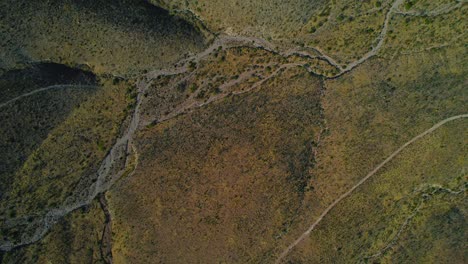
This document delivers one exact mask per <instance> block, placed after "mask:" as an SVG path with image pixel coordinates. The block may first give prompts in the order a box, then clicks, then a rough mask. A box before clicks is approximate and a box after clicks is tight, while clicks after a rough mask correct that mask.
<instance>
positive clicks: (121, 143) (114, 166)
mask: <svg viewBox="0 0 468 264" xmlns="http://www.w3.org/2000/svg"><path fill="white" fill-rule="evenodd" d="M403 1H404V0H395V2H394V3H393V5H392V7H391V8H390V10H389V11H388V12H387V14H386V18H385V22H384V25H383V28H382V31H381V32H380V35H379V37H378V38H377V39H376V41H377V44H376V45H375V46H374V47H373V49H372V50H371V51H370V52H368V53H367V54H365V55H364V56H363V57H362V58H360V59H359V60H357V61H355V62H353V63H350V64H349V65H347V67H346V68H343V67H342V66H341V65H339V64H338V63H336V61H335V60H334V59H333V58H331V57H329V56H327V55H326V54H324V53H323V52H322V51H321V50H320V49H319V48H313V49H314V50H315V51H316V52H317V53H319V56H314V55H311V54H308V53H305V54H306V55H307V54H308V55H307V56H308V57H310V58H317V57H318V58H322V59H324V60H326V61H328V62H329V63H330V64H331V65H333V66H335V67H337V68H338V69H339V70H340V72H339V73H338V74H336V75H335V76H332V77H326V78H337V77H339V76H341V75H343V74H345V73H347V72H350V71H351V70H352V69H354V68H355V67H357V66H359V65H360V64H362V63H364V62H365V61H366V60H367V59H369V58H370V57H372V56H374V55H376V54H377V53H378V51H379V50H380V48H381V47H382V45H383V43H384V39H385V37H386V34H387V31H388V25H389V21H390V19H391V16H392V14H393V13H394V12H395V10H397V8H398V7H399V5H401V3H402V2H403ZM231 47H252V48H260V49H263V50H266V51H270V52H272V53H274V54H279V55H282V56H288V55H287V54H285V53H284V52H283V53H281V52H279V51H277V49H276V47H275V46H274V45H273V44H271V43H270V42H268V41H266V40H264V39H261V38H256V37H242V36H229V35H219V36H218V37H217V38H216V39H215V40H214V41H213V42H212V44H211V45H210V46H209V47H208V48H207V49H205V50H204V51H202V52H200V53H198V54H195V55H192V56H190V57H188V58H185V59H182V60H181V61H179V62H178V63H176V64H175V67H173V68H170V69H163V70H157V71H152V72H149V73H147V74H144V75H142V76H140V79H141V80H140V82H139V83H138V84H137V87H138V95H137V99H136V102H137V104H136V107H135V110H134V112H133V114H132V115H131V117H130V123H129V125H128V127H127V128H126V130H125V132H124V133H123V135H122V136H121V137H120V138H118V139H117V140H116V142H115V144H114V146H113V147H112V148H111V150H110V151H109V153H108V155H107V156H106V157H105V158H104V160H103V161H102V163H101V166H100V167H99V169H98V171H97V181H96V182H95V183H93V184H90V186H89V188H86V189H84V190H80V193H79V194H77V195H72V196H70V197H68V198H67V199H66V201H65V202H64V204H63V205H62V206H61V207H59V208H54V209H50V210H49V211H48V212H47V213H45V215H44V216H43V218H41V219H40V220H37V221H34V222H32V223H27V224H25V220H24V219H27V216H25V217H21V218H18V219H7V220H6V222H7V225H6V226H5V227H7V228H11V227H15V226H18V225H23V226H26V227H27V228H28V229H33V230H34V232H32V234H26V233H27V232H24V235H23V237H22V238H21V241H19V242H11V241H8V240H7V238H0V250H3V251H9V250H11V249H13V248H15V247H18V246H22V245H27V244H31V243H34V242H36V241H38V240H40V239H41V238H42V237H44V236H45V234H46V233H47V232H48V230H49V229H50V228H51V226H53V225H54V224H55V223H56V222H57V221H58V220H59V219H60V218H61V217H63V216H65V215H67V214H69V213H70V212H72V211H74V210H76V209H78V208H81V207H83V206H86V205H88V204H90V203H91V202H92V201H93V200H94V199H95V198H96V197H97V196H98V195H99V194H101V193H103V192H105V191H107V190H108V189H109V188H110V187H111V186H112V185H113V184H114V183H115V182H116V181H117V180H118V179H119V178H120V177H121V176H122V175H123V174H124V173H126V168H128V166H129V163H130V162H131V161H130V160H129V158H128V157H129V156H130V155H131V152H134V153H135V150H136V148H135V146H134V145H133V136H134V134H135V132H136V131H137V130H138V129H139V127H141V126H142V124H141V121H140V117H141V113H140V112H141V105H142V101H143V100H142V96H143V95H144V94H145V92H146V91H147V89H148V88H149V87H150V85H151V81H149V80H151V79H155V78H157V77H159V76H169V75H176V74H181V73H185V72H188V71H189V64H190V62H195V63H197V64H198V63H199V62H200V61H201V60H202V59H204V58H206V57H207V56H209V55H210V54H212V53H213V52H215V51H216V50H217V49H219V48H223V49H226V48H231ZM295 53H296V54H299V53H300V54H301V55H304V53H303V52H298V51H297V52H295V51H292V52H289V55H291V54H295ZM295 66H304V64H297V65H296V64H283V65H281V66H280V68H279V69H278V70H277V71H275V72H274V73H273V74H271V75H270V76H267V77H265V78H263V79H262V80H260V81H259V82H257V83H256V84H254V85H253V86H251V87H250V88H249V89H246V90H244V91H238V92H235V93H233V94H241V93H245V92H248V91H250V90H252V89H254V88H256V87H258V86H259V85H261V84H262V83H264V82H265V81H267V80H268V79H271V78H273V77H274V76H276V75H277V74H278V73H279V72H280V71H281V70H283V69H286V68H290V67H295ZM246 76H248V74H246ZM75 86H76V85H74V87H75ZM227 86H230V85H227ZM65 87H66V86H64V85H58V86H50V87H44V88H41V89H38V90H35V91H33V92H29V93H26V94H23V95H21V96H18V97H16V98H14V99H12V100H9V101H7V102H5V103H2V104H0V108H1V107H4V106H6V105H8V104H11V103H12V102H14V101H16V100H18V99H20V98H23V97H26V96H30V95H33V94H35V93H39V92H41V91H45V90H50V89H58V88H65ZM82 87H85V86H82ZM224 88H226V86H224ZM224 96H227V94H222V95H219V96H217V97H216V96H215V97H212V98H210V99H209V100H208V102H205V103H202V104H188V109H190V110H193V109H196V108H199V107H201V106H203V105H206V104H207V103H210V102H213V101H216V100H219V99H220V98H223V97H224ZM186 109H187V106H186ZM181 110H182V109H178V110H177V109H176V111H175V112H173V113H171V114H170V116H167V117H166V118H162V119H163V120H159V121H164V120H167V119H170V118H172V117H174V116H177V114H179V113H178V112H179V111H181ZM461 117H466V116H465V115H462V116H461ZM461 117H460V116H458V117H453V118H454V119H457V118H461ZM454 119H451V120H454ZM451 120H449V119H447V120H446V121H445V122H449V121H451ZM440 125H442V124H440ZM440 125H439V126H440ZM436 128H437V127H435V128H433V130H434V129H436ZM431 131H432V130H431ZM431 131H429V130H428V131H426V132H427V133H430V132H431ZM427 133H426V134H427ZM424 135H425V134H424ZM424 135H421V137H422V136H424ZM417 139H418V138H415V139H414V140H417ZM411 143H412V141H411V142H408V143H407V145H409V144H411ZM407 145H405V146H403V147H402V148H401V149H399V150H398V151H396V152H395V153H394V154H392V155H393V156H395V155H396V154H398V152H400V151H401V150H402V149H403V148H405V147H406V146H407ZM135 154H136V153H135ZM393 156H391V157H389V159H387V160H386V161H384V162H383V163H382V164H381V165H380V166H379V167H378V168H376V170H374V171H373V172H371V173H370V175H368V176H366V178H364V179H363V181H362V182H364V181H365V180H367V178H369V177H370V176H372V175H373V174H374V173H375V171H377V170H378V169H380V167H382V166H383V165H384V164H385V163H386V162H388V161H389V160H390V159H392V158H393ZM137 164H138V160H137ZM362 182H360V183H358V184H357V185H356V186H355V187H354V189H355V188H357V187H358V186H359V185H360V184H362ZM354 189H352V190H350V191H349V193H351V192H352V191H353V190H354ZM349 193H346V194H344V195H343V196H342V197H340V198H339V200H337V201H335V203H333V204H332V205H331V207H329V208H328V209H327V211H325V212H324V214H323V215H322V216H321V217H320V218H319V219H318V220H317V222H316V223H314V225H312V226H311V227H310V228H309V230H308V231H307V232H306V233H304V234H303V235H302V236H301V237H300V238H299V239H298V240H296V242H294V243H293V244H292V245H291V246H290V247H288V249H287V250H286V251H285V252H283V254H282V255H281V257H280V259H279V260H281V258H282V257H284V256H285V255H287V254H288V252H289V251H290V250H291V249H292V248H293V247H294V246H295V245H297V244H298V243H299V242H300V241H302V240H303V239H304V238H305V237H306V236H307V235H308V234H309V233H310V231H312V229H313V228H314V227H315V225H316V224H318V222H320V221H321V219H322V218H323V216H325V215H326V214H327V213H328V211H329V210H331V209H332V208H333V207H334V206H335V205H336V203H338V202H339V201H340V200H342V199H344V198H345V197H346V196H347V195H349ZM29 231H31V230H29Z"/></svg>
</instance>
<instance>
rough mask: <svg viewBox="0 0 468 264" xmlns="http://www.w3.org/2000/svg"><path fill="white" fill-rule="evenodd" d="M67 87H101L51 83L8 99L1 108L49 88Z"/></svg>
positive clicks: (0, 105) (0, 104)
mask: <svg viewBox="0 0 468 264" xmlns="http://www.w3.org/2000/svg"><path fill="white" fill-rule="evenodd" d="M66 88H93V89H94V88H99V86H96V85H80V84H57V85H51V86H47V87H43V88H39V89H36V90H34V91H31V92H28V93H25V94H22V95H20V96H17V97H15V98H13V99H11V100H8V101H6V102H4V103H0V108H2V107H5V106H7V105H9V104H12V103H14V102H16V101H18V100H20V99H22V98H24V97H28V96H31V95H34V94H37V93H40V92H45V91H48V90H53V89H66Z"/></svg>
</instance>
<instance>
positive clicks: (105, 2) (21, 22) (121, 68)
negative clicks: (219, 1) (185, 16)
mask: <svg viewBox="0 0 468 264" xmlns="http://www.w3.org/2000/svg"><path fill="white" fill-rule="evenodd" d="M0 17H1V23H0V30H1V32H2V33H1V34H2V38H1V39H0V46H1V47H2V58H1V59H0V68H10V67H15V66H16V65H18V64H21V63H24V62H29V61H53V62H56V63H62V64H67V65H71V66H74V67H84V68H90V69H91V70H92V71H94V72H96V73H109V72H112V73H113V74H118V75H127V74H129V73H138V72H141V71H143V70H149V69H154V68H161V67H165V66H168V65H169V64H172V63H175V62H176V61H178V60H179V59H181V58H182V57H183V56H184V55H186V54H188V53H193V52H197V51H200V50H201V49H202V48H203V45H204V39H203V36H201V35H199V34H197V30H196V29H194V28H193V27H192V26H191V25H190V24H188V23H187V22H185V21H182V20H180V19H177V18H175V17H173V16H169V14H168V12H167V11H164V10H162V9H159V8H156V7H155V6H153V5H150V4H148V3H146V2H145V1H135V0H118V1H112V0H97V1H71V0H66V1H62V0H53V1H45V0H40V1H27V0H20V1H18V0H5V1H2V2H0Z"/></svg>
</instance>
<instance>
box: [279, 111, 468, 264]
mask: <svg viewBox="0 0 468 264" xmlns="http://www.w3.org/2000/svg"><path fill="white" fill-rule="evenodd" d="M461 118H468V114H463V115H457V116H452V117H449V118H447V119H444V120H442V121H440V122H439V123H437V124H435V125H434V126H433V127H431V128H429V129H428V130H426V131H424V132H423V133H421V134H419V135H417V136H415V137H414V138H413V139H411V140H410V141H408V142H406V143H405V144H403V146H401V147H400V148H399V149H397V150H395V152H393V153H392V154H390V156H388V157H387V158H386V159H385V160H384V161H383V162H382V163H380V164H379V165H377V167H375V168H374V169H373V170H372V171H371V172H369V173H368V174H367V175H366V176H365V177H364V178H362V179H361V180H360V181H359V182H358V183H356V184H355V185H354V186H353V187H351V189H349V190H348V191H347V192H346V193H344V194H342V195H341V196H340V197H338V199H336V200H335V201H334V202H333V203H332V204H330V205H329V206H328V207H327V208H326V209H325V210H324V211H323V212H322V214H321V215H320V216H319V217H318V218H317V220H315V222H314V223H313V224H312V225H311V226H310V227H309V228H308V229H307V230H306V231H305V232H304V233H303V234H302V235H301V236H300V237H299V238H298V239H296V240H295V241H294V242H293V243H292V244H290V245H289V246H288V247H287V248H286V249H285V250H284V251H283V252H282V253H281V254H280V256H279V257H278V259H277V260H276V262H275V263H281V261H282V260H283V259H284V257H286V256H287V255H288V254H289V252H291V250H292V249H293V248H294V247H295V246H297V244H299V243H300V242H301V241H302V240H304V239H305V238H306V237H308V236H309V234H310V232H312V230H314V228H315V227H316V226H317V225H318V224H319V223H320V222H321V221H322V220H323V218H324V217H325V216H326V215H327V214H328V213H329V212H330V211H331V210H332V209H333V208H334V207H335V206H336V205H337V204H338V203H339V202H341V201H342V200H343V199H345V198H346V197H348V196H349V195H350V194H351V193H353V192H354V190H356V189H357V188H358V187H359V186H361V185H362V184H363V183H365V182H366V181H367V180H368V179H369V178H370V177H372V176H373V175H374V174H375V173H376V172H378V171H379V170H380V169H381V168H382V167H383V166H385V164H387V163H388V162H389V161H391V160H392V159H393V158H394V157H395V156H396V155H398V154H399V153H400V152H401V151H402V150H404V149H405V148H406V147H408V146H409V145H411V144H412V143H414V142H415V141H417V140H419V139H420V138H422V137H424V136H426V135H428V134H430V133H432V132H433V131H434V130H436V129H438V128H439V127H441V126H443V125H444V124H446V123H448V122H451V121H454V120H457V119H461Z"/></svg>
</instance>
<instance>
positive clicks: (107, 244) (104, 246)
mask: <svg viewBox="0 0 468 264" xmlns="http://www.w3.org/2000/svg"><path fill="white" fill-rule="evenodd" d="M99 204H100V205H101V209H102V211H103V212H104V228H103V230H102V236H101V245H100V249H101V256H102V259H103V260H104V262H105V263H106V264H112V216H111V214H110V212H109V207H108V205H107V199H106V194H105V193H103V194H100V195H99Z"/></svg>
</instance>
